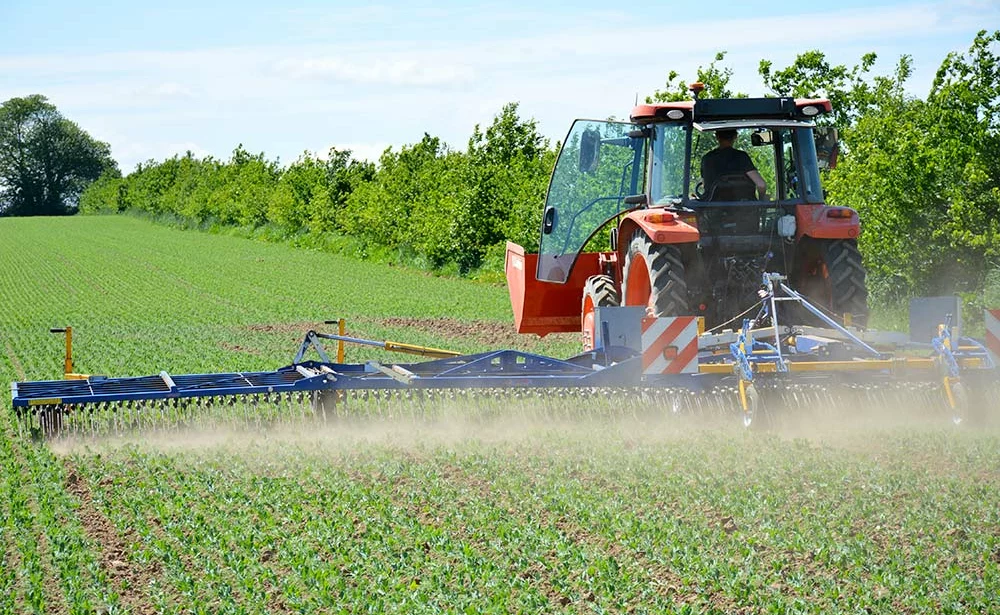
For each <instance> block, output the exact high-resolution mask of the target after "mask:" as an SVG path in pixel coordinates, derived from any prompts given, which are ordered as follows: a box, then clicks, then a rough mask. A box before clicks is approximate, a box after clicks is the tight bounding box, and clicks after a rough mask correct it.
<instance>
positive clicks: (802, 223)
mask: <svg viewBox="0 0 1000 615" xmlns="http://www.w3.org/2000/svg"><path fill="white" fill-rule="evenodd" d="M860 232H861V222H860V220H859V218H858V212H856V211H854V210H853V209H851V208H850V207H830V206H828V205H821V204H817V205H799V206H798V207H796V208H795V239H802V238H803V237H812V238H814V239H857V238H858V234H859V233H860Z"/></svg>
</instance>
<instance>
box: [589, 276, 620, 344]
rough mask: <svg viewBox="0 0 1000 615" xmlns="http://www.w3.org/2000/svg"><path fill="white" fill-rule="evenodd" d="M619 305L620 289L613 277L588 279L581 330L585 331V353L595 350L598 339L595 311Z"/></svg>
mask: <svg viewBox="0 0 1000 615" xmlns="http://www.w3.org/2000/svg"><path fill="white" fill-rule="evenodd" d="M618 303H619V299H618V289H617V288H615V281H614V280H613V279H611V276H607V275H595V276H591V277H589V278H587V283H586V284H584V286H583V316H582V322H581V330H582V331H583V350H584V352H587V351H590V350H593V349H594V341H595V340H596V339H597V330H596V329H597V323H596V316H595V311H596V309H597V308H599V307H614V306H617V305H618Z"/></svg>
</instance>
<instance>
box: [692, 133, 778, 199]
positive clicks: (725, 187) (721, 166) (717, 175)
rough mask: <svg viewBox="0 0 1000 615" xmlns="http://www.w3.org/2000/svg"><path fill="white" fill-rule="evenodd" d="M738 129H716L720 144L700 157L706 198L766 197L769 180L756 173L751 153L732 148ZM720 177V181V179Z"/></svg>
mask: <svg viewBox="0 0 1000 615" xmlns="http://www.w3.org/2000/svg"><path fill="white" fill-rule="evenodd" d="M736 134H737V133H736V129H735V128H729V129H723V130H716V131H715V139H716V140H717V141H718V142H719V147H717V148H715V149H713V150H712V151H710V152H708V153H707V154H705V155H704V156H703V157H702V159H701V178H702V181H704V182H705V186H704V197H702V198H704V199H705V200H707V201H740V200H747V199H749V200H753V199H754V197H758V198H759V199H760V200H761V201H766V200H767V183H766V182H765V181H764V178H763V177H761V176H760V173H759V172H757V168H756V167H755V166H754V165H753V162H752V161H751V160H750V156H749V155H748V154H747V153H746V152H744V151H743V150H738V149H736V148H734V147H733V143H734V142H735V141H736ZM720 180H721V181H720Z"/></svg>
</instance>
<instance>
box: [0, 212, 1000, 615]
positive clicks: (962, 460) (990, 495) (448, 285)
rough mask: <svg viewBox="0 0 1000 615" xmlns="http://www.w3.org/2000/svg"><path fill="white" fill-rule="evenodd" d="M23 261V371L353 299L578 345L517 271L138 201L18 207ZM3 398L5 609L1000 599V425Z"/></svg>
mask: <svg viewBox="0 0 1000 615" xmlns="http://www.w3.org/2000/svg"><path fill="white" fill-rule="evenodd" d="M0 276H2V281H0V380H2V381H3V382H4V383H5V386H6V383H8V382H10V381H13V380H18V379H21V378H26V379H31V380H38V379H50V378H58V377H59V376H60V374H61V368H62V345H61V344H62V342H61V338H59V337H58V336H54V335H50V334H49V333H48V332H47V330H48V328H49V327H52V326H61V325H66V324H70V325H73V326H74V327H75V330H76V342H77V344H76V353H75V354H76V360H77V368H78V370H79V371H85V372H90V373H103V374H112V375H144V374H151V373H157V372H159V371H160V370H167V371H169V372H172V373H185V372H201V371H208V372H212V371H228V370H237V369H272V368H275V367H278V366H281V365H285V364H287V363H289V362H290V359H291V356H292V355H293V354H294V351H295V350H296V348H297V345H298V342H299V340H300V339H301V336H302V335H303V333H304V332H305V331H306V330H307V329H309V328H313V327H321V325H320V323H321V322H322V321H323V320H325V319H330V318H335V317H344V318H346V319H347V321H348V329H349V332H351V333H352V334H355V335H359V336H367V337H373V338H377V339H384V338H390V339H397V340H399V341H404V342H411V343H423V344H431V345H435V346H443V347H449V348H454V349H456V350H461V351H469V352H471V351H477V350H485V349H489V348H497V347H500V346H503V347H511V346H515V347H520V348H525V349H530V350H533V351H539V352H544V353H550V354H555V355H566V354H569V353H571V352H573V351H574V350H575V348H576V342H577V340H576V338H575V336H562V337H558V338H553V339H546V340H542V341H539V340H532V339H521V338H518V337H517V336H516V334H514V332H513V327H512V325H511V324H510V322H511V316H510V307H509V304H508V302H507V296H506V290H505V289H504V288H502V287H499V286H490V285H484V284H477V283H472V282H467V281H463V280H457V279H445V278H435V277H431V276H427V275H424V274H421V273H416V272H412V271H407V270H401V269H396V268H391V267H385V266H376V265H371V264H365V263H359V262H355V261H351V260H348V259H344V258H340V257H336V256H332V255H329V254H322V253H316V252H309V251H303V250H296V249H293V248H289V247H286V246H282V245H272V244H263V243H257V242H252V241H248V240H243V239H236V238H231V237H225V236H215V235H208V234H203V233H198V232H182V231H175V230H171V229H167V228H164V227H161V226H156V225H153V224H151V223H148V222H143V221H139V220H136V219H132V218H126V217H75V218H60V219H0ZM377 356H381V355H380V354H379V351H376V350H372V349H353V348H352V349H350V350H349V355H348V357H349V359H351V360H356V361H360V360H364V359H368V358H373V357H377ZM3 408H4V410H3V412H4V416H3V419H2V420H0V430H2V433H0V613H124V612H128V613H159V612H164V613H268V612H270V613H359V612H371V613H382V612H397V613H410V612H453V613H481V612H495V613H509V612H532V613H536V612H551V611H560V612H561V611H566V612H580V613H590V612H595V613H644V612H648V613H663V612H680V613H698V612H718V613H733V612H746V613H786V612H813V613H833V612H843V613H865V612H867V613H875V612H877V613H900V612H926V613H985V612H1000V599H998V596H1000V431H997V430H996V429H993V428H983V429H980V430H971V429H965V430H959V429H952V428H950V425H948V424H947V422H946V421H939V420H937V419H938V418H940V417H929V418H928V417H925V418H923V419H921V420H919V421H917V420H913V421H908V420H906V418H905V414H899V413H898V412H897V415H896V416H894V417H888V418H886V419H885V420H877V421H876V420H860V419H859V420H858V421H857V424H858V425H860V426H856V425H855V424H854V423H853V422H851V421H849V420H848V419H844V418H842V417H839V416H826V417H822V418H818V417H817V418H815V420H814V419H808V420H801V421H798V422H797V423H795V426H794V428H788V429H786V430H782V431H779V432H774V433H768V434H754V433H746V432H744V431H743V430H742V429H740V428H738V427H737V425H736V421H735V420H730V418H731V417H726V416H721V417H718V416H717V417H704V416H670V415H669V413H666V412H664V411H663V410H662V409H660V408H657V407H651V406H648V405H646V406H643V405H641V404H640V405H636V404H635V403H630V404H626V403H624V402H621V401H619V400H617V399H615V398H614V397H607V396H605V397H595V398H594V399H592V400H580V399H578V398H576V399H570V400H565V401H562V402H560V401H558V400H547V401H531V402H525V403H522V404H520V405H517V406H516V407H515V406H514V405H511V404H508V403H507V402H504V401H501V400H487V401H484V402H483V403H481V404H476V408H475V409H472V408H467V407H466V405H465V402H460V403H455V404H452V405H450V406H449V407H447V408H445V409H443V410H441V411H440V412H438V413H437V414H435V415H434V416H433V417H427V418H423V417H421V415H420V413H419V412H417V411H413V412H410V413H405V412H404V413H402V414H400V413H395V414H391V415H388V414H387V415H385V416H381V417H379V416H372V415H368V416H365V417H357V418H354V419H351V418H343V417H342V418H340V419H339V420H336V421H329V422H327V423H325V424H320V425H317V424H314V423H302V424H297V423H296V422H295V421H294V420H292V419H291V418H288V419H287V420H283V421H281V422H280V424H278V425H276V426H274V427H273V428H271V429H240V428H238V427H232V426H227V425H217V426H215V428H213V429H207V430H173V431H170V430H160V431H157V432H155V433H152V432H151V433H149V434H142V433H133V434H126V435H124V436H121V437H113V438H104V439H100V440H87V439H82V438H68V439H62V440H59V441H55V442H50V443H49V444H45V445H43V444H37V443H34V442H32V441H30V440H29V439H27V438H26V437H24V436H23V435H22V433H21V432H20V431H19V429H18V424H17V422H16V421H14V420H13V418H12V413H11V412H10V406H9V401H7V402H5V404H4V405H3ZM853 410H854V412H853V413H850V416H851V417H853V418H858V416H859V415H858V414H857V412H858V410H859V409H853ZM897 410H898V409H897Z"/></svg>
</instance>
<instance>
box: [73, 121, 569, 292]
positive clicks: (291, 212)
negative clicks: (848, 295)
mask: <svg viewBox="0 0 1000 615" xmlns="http://www.w3.org/2000/svg"><path fill="white" fill-rule="evenodd" d="M554 158H555V150H554V149H553V148H552V147H551V146H550V144H549V143H548V141H547V140H546V139H544V138H542V137H541V135H540V134H539V133H538V128H537V125H536V122H535V121H534V120H525V119H522V118H520V117H519V115H518V106H517V104H513V103H512V104H508V105H506V106H505V107H504V108H503V109H502V110H501V112H500V113H499V114H498V115H497V116H496V118H495V119H494V120H493V123H492V124H491V125H490V126H489V127H487V128H486V129H485V130H481V129H480V128H479V127H478V126H477V127H476V129H475V130H474V132H473V134H472V136H471V137H470V138H469V141H468V145H467V147H466V148H465V149H464V150H455V149H452V148H450V147H448V146H447V145H446V144H445V143H443V142H442V141H441V140H440V139H439V138H437V137H432V136H430V135H427V134H425V135H424V137H423V139H421V140H420V142H418V143H415V144H412V145H407V146H403V147H402V148H400V149H398V150H395V149H392V148H389V149H386V150H385V152H383V154H382V156H381V157H380V158H379V162H378V165H374V164H372V163H369V162H364V161H359V160H355V159H354V158H353V157H352V156H351V153H350V152H349V151H343V150H338V149H336V148H334V149H331V150H330V151H329V152H328V155H327V156H326V158H325V159H320V158H318V157H316V156H314V155H312V154H309V153H306V154H303V155H302V156H301V157H300V158H299V159H298V160H296V161H295V162H293V163H292V164H289V165H288V166H285V167H282V166H281V165H279V164H278V162H277V161H272V160H268V159H267V158H266V157H265V155H264V154H263V153H261V154H250V153H248V152H247V151H246V150H244V149H243V147H242V146H241V147H238V148H237V149H236V150H235V151H234V152H233V154H232V157H231V158H230V159H229V160H228V161H221V160H216V159H214V158H211V157H207V158H203V159H199V158H196V157H194V156H193V155H192V154H190V153H188V154H187V155H184V156H175V157H173V158H170V159H168V160H165V161H162V162H149V163H146V164H140V165H139V166H138V167H137V168H136V170H135V171H133V172H132V173H130V174H129V175H128V176H126V177H120V176H117V175H116V174H113V173H109V174H106V175H104V176H102V177H101V178H100V179H98V180H97V181H96V182H94V183H93V184H92V185H91V186H90V187H89V188H88V189H87V191H86V192H84V194H83V195H82V196H81V198H80V209H81V211H83V212H86V213H103V212H127V211H134V212H144V213H148V214H152V215H156V216H161V215H164V214H166V215H172V216H177V217H180V218H182V219H184V220H186V221H190V222H193V223H195V224H201V225H204V224H210V225H211V224H217V225H233V226H241V227H251V228H261V227H266V228H267V229H269V230H270V231H271V232H272V233H275V234H277V235H278V236H281V237H290V238H293V239H296V240H298V241H299V242H300V243H305V244H309V243H310V242H313V243H326V244H328V245H329V244H330V243H331V240H332V243H334V244H336V245H338V246H340V249H348V250H350V251H352V252H353V253H354V254H356V255H359V256H362V257H365V256H371V255H373V253H379V252H381V253H387V252H388V253H392V254H397V255H399V256H401V257H402V258H404V259H408V260H411V261H413V260H417V261H420V262H421V263H422V264H424V265H425V266H427V267H430V268H433V269H442V268H452V269H455V270H456V271H457V272H459V273H463V274H464V273H468V272H471V271H473V270H475V269H477V268H479V267H481V266H482V264H483V262H484V259H485V258H487V257H488V256H490V257H492V258H493V260H496V259H497V258H500V257H502V253H501V252H500V250H501V247H502V245H503V243H504V242H505V241H506V240H508V239H510V240H512V241H517V242H521V243H523V244H526V245H532V244H536V243H537V237H536V235H537V229H538V224H539V223H540V221H541V211H540V209H541V202H542V200H543V199H544V195H545V188H546V185H547V181H548V174H549V172H550V170H551V168H552V165H553V161H554ZM345 246H346V247H345Z"/></svg>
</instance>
